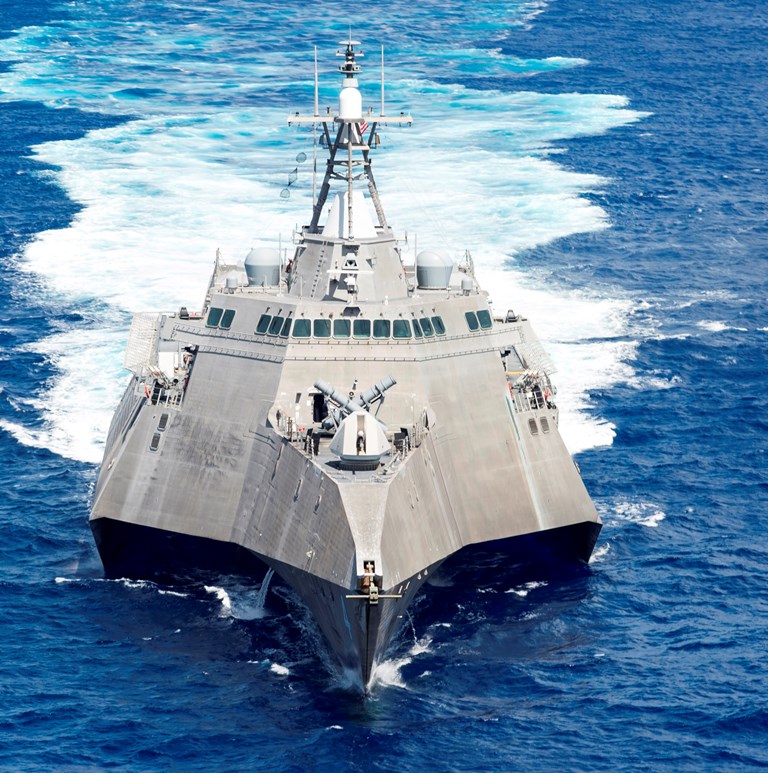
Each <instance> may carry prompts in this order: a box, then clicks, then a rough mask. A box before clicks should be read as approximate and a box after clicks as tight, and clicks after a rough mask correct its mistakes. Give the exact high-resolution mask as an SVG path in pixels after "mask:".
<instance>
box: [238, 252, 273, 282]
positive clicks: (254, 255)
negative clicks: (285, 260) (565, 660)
mask: <svg viewBox="0 0 768 773" xmlns="http://www.w3.org/2000/svg"><path fill="white" fill-rule="evenodd" d="M245 273H246V275H247V276H248V284H249V285H264V286H265V287H274V286H275V285H279V284H280V251H279V250H276V249H274V248H273V247H255V248H254V249H252V250H251V251H250V252H249V253H248V255H246V257H245Z"/></svg>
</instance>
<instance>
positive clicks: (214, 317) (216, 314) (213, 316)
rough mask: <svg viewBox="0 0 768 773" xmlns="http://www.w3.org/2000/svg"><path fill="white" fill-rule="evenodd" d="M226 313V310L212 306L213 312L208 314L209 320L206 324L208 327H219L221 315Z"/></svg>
mask: <svg viewBox="0 0 768 773" xmlns="http://www.w3.org/2000/svg"><path fill="white" fill-rule="evenodd" d="M223 313H224V309H219V308H216V306H211V310H210V311H209V312H208V320H207V321H206V323H205V326H206V327H218V326H219V321H220V320H221V315H222V314H223Z"/></svg>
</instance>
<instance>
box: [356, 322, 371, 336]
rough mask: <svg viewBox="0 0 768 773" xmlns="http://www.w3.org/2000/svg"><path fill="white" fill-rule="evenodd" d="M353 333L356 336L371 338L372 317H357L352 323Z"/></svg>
mask: <svg viewBox="0 0 768 773" xmlns="http://www.w3.org/2000/svg"><path fill="white" fill-rule="evenodd" d="M352 335H353V336H354V337H355V338H370V337H371V320H370V319H356V320H355V321H354V324H353V325H352Z"/></svg>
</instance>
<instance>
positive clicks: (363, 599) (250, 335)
mask: <svg viewBox="0 0 768 773" xmlns="http://www.w3.org/2000/svg"><path fill="white" fill-rule="evenodd" d="M358 45H359V44H357V43H356V42H354V41H347V42H345V43H344V44H343V46H344V48H343V49H342V51H341V52H340V53H341V55H342V56H343V57H344V63H343V64H342V65H341V66H340V67H339V71H340V72H341V73H342V76H343V84H342V90H341V93H340V99H339V112H338V115H336V116H333V115H331V114H330V112H329V114H326V115H320V114H319V111H318V108H317V98H316V100H315V111H314V114H313V115H311V116H306V117H303V116H300V115H298V114H297V115H294V116H291V117H290V119H289V120H290V121H291V122H297V123H300V122H310V123H314V124H315V126H316V127H317V129H318V130H319V136H320V143H319V144H320V145H321V146H322V147H324V148H326V149H327V151H328V160H327V165H326V171H325V175H324V179H323V182H322V185H321V186H320V188H319V192H318V195H317V199H316V202H315V205H314V210H313V213H312V219H311V223H310V224H309V225H308V226H305V227H304V228H303V229H302V230H301V233H300V234H299V235H298V238H297V246H296V250H295V254H294V255H293V258H292V260H290V261H289V262H288V263H287V264H286V265H284V261H283V260H281V255H280V252H279V250H277V249H274V248H270V247H266V246H262V247H257V248H255V249H252V250H251V252H250V253H249V254H248V256H247V257H246V259H245V261H244V262H243V263H240V264H234V265H226V264H224V263H223V262H222V261H221V260H220V259H219V258H218V257H217V261H216V266H215V270H214V274H213V278H212V280H211V284H210V287H209V290H208V293H207V296H206V299H205V304H204V308H203V309H202V312H201V313H194V312H189V311H187V309H185V308H182V309H181V310H180V311H179V312H177V313H171V314H137V315H136V316H135V317H134V321H133V324H132V327H131V333H130V338H129V343H128V347H127V350H126V359H125V362H126V366H127V367H128V368H129V369H130V370H131V371H132V372H133V374H134V375H133V377H132V379H131V381H130V383H129V385H128V387H127V390H126V392H125V395H124V396H123V399H122V401H121V403H120V405H119V407H118V409H117V411H116V413H115V416H114V418H113V421H112V425H111V428H110V431H109V436H108V438H107V443H106V450H105V454H104V461H103V465H102V468H101V472H100V475H99V479H98V483H97V486H96V491H95V495H94V501H93V509H92V513H91V526H92V529H93V533H94V535H95V539H96V543H97V545H98V549H99V553H100V555H101V558H102V561H103V564H104V567H105V571H106V572H107V574H108V575H110V576H130V577H154V576H167V575H172V574H178V573H183V572H185V571H187V570H190V571H192V570H194V569H195V568H205V567H217V568H219V569H222V570H224V571H232V572H236V571H248V572H253V573H254V574H255V573H259V575H258V576H259V579H261V576H263V572H264V571H265V570H266V569H267V568H271V569H273V570H274V571H275V572H276V573H277V574H278V575H279V576H280V577H281V578H282V579H283V580H284V581H285V582H286V583H288V584H289V585H290V586H291V587H292V588H293V589H294V590H295V591H296V592H297V593H298V594H299V595H300V596H301V598H302V600H303V601H304V603H305V604H306V605H307V606H308V607H309V609H310V610H311V612H312V614H313V616H314V619H315V620H316V621H317V624H318V626H319V628H320V629H321V631H322V633H323V634H324V636H325V638H326V639H327V641H328V643H329V645H330V647H331V649H332V650H333V652H334V653H335V654H336V656H337V657H338V659H339V661H340V663H341V665H342V666H343V667H344V668H345V669H347V670H349V671H351V672H352V673H354V674H357V675H358V678H359V681H360V683H361V684H362V685H363V686H367V685H368V684H369V683H370V681H371V678H372V674H373V670H374V668H375V664H376V663H377V662H380V660H381V659H382V657H383V655H384V652H385V650H386V648H387V645H388V643H389V641H390V638H391V636H392V633H393V630H394V629H395V626H396V623H397V621H398V619H400V618H402V617H403V615H404V613H405V610H406V609H407V607H408V605H409V603H410V601H411V600H412V599H413V596H414V594H416V593H417V592H418V590H419V589H420V588H421V587H422V585H423V583H424V581H425V580H426V579H427V578H428V577H429V576H430V574H431V573H433V572H434V571H435V570H436V568H437V567H439V566H440V564H441V563H442V562H443V561H445V560H446V559H447V558H448V557H450V556H455V555H456V554H460V551H462V550H465V549H469V548H471V547H472V546H477V545H481V544H484V543H491V544H493V546H494V547H495V548H498V549H499V550H500V551H501V552H503V551H505V550H512V549H514V546H515V544H516V543H517V542H518V541H519V540H520V539H527V540H529V541H530V540H531V539H532V538H533V542H532V543H531V544H535V545H536V546H537V549H542V550H547V551H550V552H552V553H553V554H554V555H557V556H560V557H561V558H562V560H563V561H586V560H587V559H588V558H589V555H590V553H591V551H592V548H593V546H594V543H595V540H596V538H597V534H598V532H599V529H600V521H599V518H598V516H597V513H596V511H595V508H594V506H593V504H592V502H591V500H590V498H589V496H588V494H587V491H586V489H585V487H584V485H583V483H582V480H581V478H580V475H579V473H578V470H577V468H576V466H575V465H574V463H573V461H572V459H571V457H570V455H569V453H568V451H567V449H566V447H565V445H564V443H563V441H562V439H561V437H560V434H559V432H558V425H557V421H558V411H557V407H556V405H555V402H554V397H553V393H552V392H553V388H552V385H551V384H550V380H549V376H548V364H547V359H546V356H545V355H544V353H543V351H542V349H541V346H540V344H539V343H538V339H537V338H536V336H535V334H534V332H533V330H532V328H531V326H530V324H529V322H528V321H527V320H526V319H524V318H522V317H520V316H516V315H514V314H511V313H508V314H505V315H503V317H497V316H496V315H494V313H493V310H492V308H491V306H490V305H489V301H488V296H487V293H485V292H483V291H482V290H481V289H480V288H479V286H478V284H477V281H476V279H475V276H474V271H473V267H472V261H471V259H470V258H469V256H468V255H466V256H465V258H464V259H463V260H461V261H459V263H458V265H457V264H456V263H454V261H453V260H452V259H451V258H450V257H447V256H445V255H443V254H441V253H438V252H431V251H423V252H421V253H419V254H418V256H417V258H416V263H415V267H406V265H405V264H404V261H403V257H402V255H401V252H400V248H399V244H398V241H397V239H396V238H395V235H394V233H393V230H392V228H391V227H390V226H389V225H388V223H387V221H386V218H385V215H384V210H383V207H382V204H381V202H380V200H379V196H378V193H377V189H376V184H375V181H374V177H373V173H372V170H371V149H372V148H373V147H374V143H375V140H376V137H377V126H378V125H380V124H382V123H394V122H397V123H406V124H407V123H410V121H411V119H410V116H407V115H402V114H401V115H398V116H395V117H387V116H385V115H383V112H384V111H383V105H382V110H381V113H382V114H381V115H378V114H377V115H373V114H372V113H371V111H367V112H366V113H365V114H364V112H363V108H362V98H361V95H360V91H359V90H358V83H357V75H358V72H359V70H360V67H359V64H358V63H357V57H358V56H359V55H360V52H359V51H356V49H355V47H356V46H358ZM382 102H383V98H382ZM334 188H337V190H334ZM366 194H367V195H366ZM324 216H325V217H324ZM321 220H322V221H324V222H321Z"/></svg>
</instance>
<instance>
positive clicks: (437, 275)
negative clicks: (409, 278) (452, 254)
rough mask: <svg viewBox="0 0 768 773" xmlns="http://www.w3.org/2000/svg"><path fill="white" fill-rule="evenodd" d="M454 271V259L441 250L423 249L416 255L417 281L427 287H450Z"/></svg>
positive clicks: (421, 285)
mask: <svg viewBox="0 0 768 773" xmlns="http://www.w3.org/2000/svg"><path fill="white" fill-rule="evenodd" d="M452 273H453V261H452V260H451V259H450V258H449V257H448V256H447V255H443V254H442V253H440V252H433V251H432V250H423V251H422V252H420V253H419V254H418V255H417V256H416V282H417V284H418V286H419V287H423V288H425V289H433V290H435V289H443V288H445V287H448V285H449V284H450V282H451V274H452Z"/></svg>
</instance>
